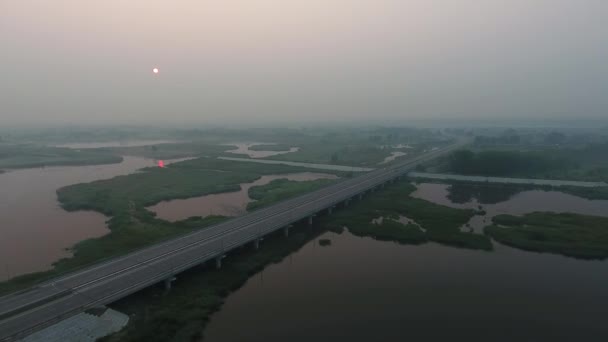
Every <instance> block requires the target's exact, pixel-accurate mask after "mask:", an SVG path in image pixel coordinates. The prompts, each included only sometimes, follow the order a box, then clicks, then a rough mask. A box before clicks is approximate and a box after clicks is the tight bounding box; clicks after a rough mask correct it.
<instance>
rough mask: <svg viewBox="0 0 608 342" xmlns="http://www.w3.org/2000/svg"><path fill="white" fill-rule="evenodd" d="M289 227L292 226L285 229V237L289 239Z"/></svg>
mask: <svg viewBox="0 0 608 342" xmlns="http://www.w3.org/2000/svg"><path fill="white" fill-rule="evenodd" d="M289 227H291V226H286V227H285V228H283V235H284V236H285V237H289Z"/></svg>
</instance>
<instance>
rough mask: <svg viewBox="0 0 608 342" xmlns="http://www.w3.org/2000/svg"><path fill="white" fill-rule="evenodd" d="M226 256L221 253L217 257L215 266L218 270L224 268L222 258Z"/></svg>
mask: <svg viewBox="0 0 608 342" xmlns="http://www.w3.org/2000/svg"><path fill="white" fill-rule="evenodd" d="M225 257H226V256H225V255H220V256H218V257H217V258H215V268H217V269H218V270H219V269H220V268H222V259H224V258H225Z"/></svg>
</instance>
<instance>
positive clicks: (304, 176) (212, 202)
mask: <svg viewBox="0 0 608 342" xmlns="http://www.w3.org/2000/svg"><path fill="white" fill-rule="evenodd" d="M337 178H338V177H336V176H335V175H331V174H326V173H313V172H301V173H292V174H286V175H266V176H262V177H261V178H259V179H258V180H256V181H254V182H251V183H243V184H241V190H239V191H234V192H226V193H221V194H213V195H206V196H200V197H193V198H187V199H177V200H170V201H163V202H160V203H158V204H156V205H153V206H151V207H148V208H147V209H148V210H150V211H153V212H155V213H156V215H157V216H158V217H159V218H162V219H164V220H167V221H178V220H183V219H187V218H188V217H191V216H208V215H223V216H238V215H242V214H245V213H246V212H247V204H249V202H251V201H252V199H251V198H249V188H251V187H252V186H260V185H265V184H268V183H270V182H271V181H273V180H275V179H288V180H292V181H298V182H301V181H311V180H316V179H337Z"/></svg>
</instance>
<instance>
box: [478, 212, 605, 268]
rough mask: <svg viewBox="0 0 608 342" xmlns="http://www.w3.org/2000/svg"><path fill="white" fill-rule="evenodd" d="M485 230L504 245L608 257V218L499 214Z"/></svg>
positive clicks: (563, 214)
mask: <svg viewBox="0 0 608 342" xmlns="http://www.w3.org/2000/svg"><path fill="white" fill-rule="evenodd" d="M493 222H494V225H492V226H488V227H486V228H485V233H486V234H487V235H488V236H490V237H492V238H493V239H495V240H496V241H499V242H501V243H503V244H505V245H509V246H512V247H516V248H521V249H524V250H529V251H537V252H547V253H555V254H562V255H566V256H571V257H575V258H582V259H606V258H608V218H605V217H597V216H586V215H578V214H565V213H562V214H558V213H544V212H543V213H540V212H537V213H532V214H528V215H524V216H522V217H517V216H511V215H499V216H496V217H494V219H493Z"/></svg>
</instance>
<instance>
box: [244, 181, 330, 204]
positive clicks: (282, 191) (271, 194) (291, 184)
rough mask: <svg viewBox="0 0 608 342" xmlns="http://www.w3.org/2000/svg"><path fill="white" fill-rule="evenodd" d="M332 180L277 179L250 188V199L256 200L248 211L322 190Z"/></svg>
mask: <svg viewBox="0 0 608 342" xmlns="http://www.w3.org/2000/svg"><path fill="white" fill-rule="evenodd" d="M333 182H335V181H334V180H331V179H318V180H314V181H305V182H297V181H291V180H288V179H275V180H273V181H272V182H270V183H268V184H266V185H260V186H254V187H251V188H249V197H250V198H251V199H254V200H255V202H251V203H249V204H248V205H247V210H249V211H251V210H255V209H259V208H262V207H266V206H268V205H271V204H274V203H276V202H280V201H282V200H284V199H287V198H291V197H294V196H297V195H300V194H304V193H307V192H310V191H314V190H317V189H320V188H322V187H324V186H327V185H329V184H330V183H333Z"/></svg>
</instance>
